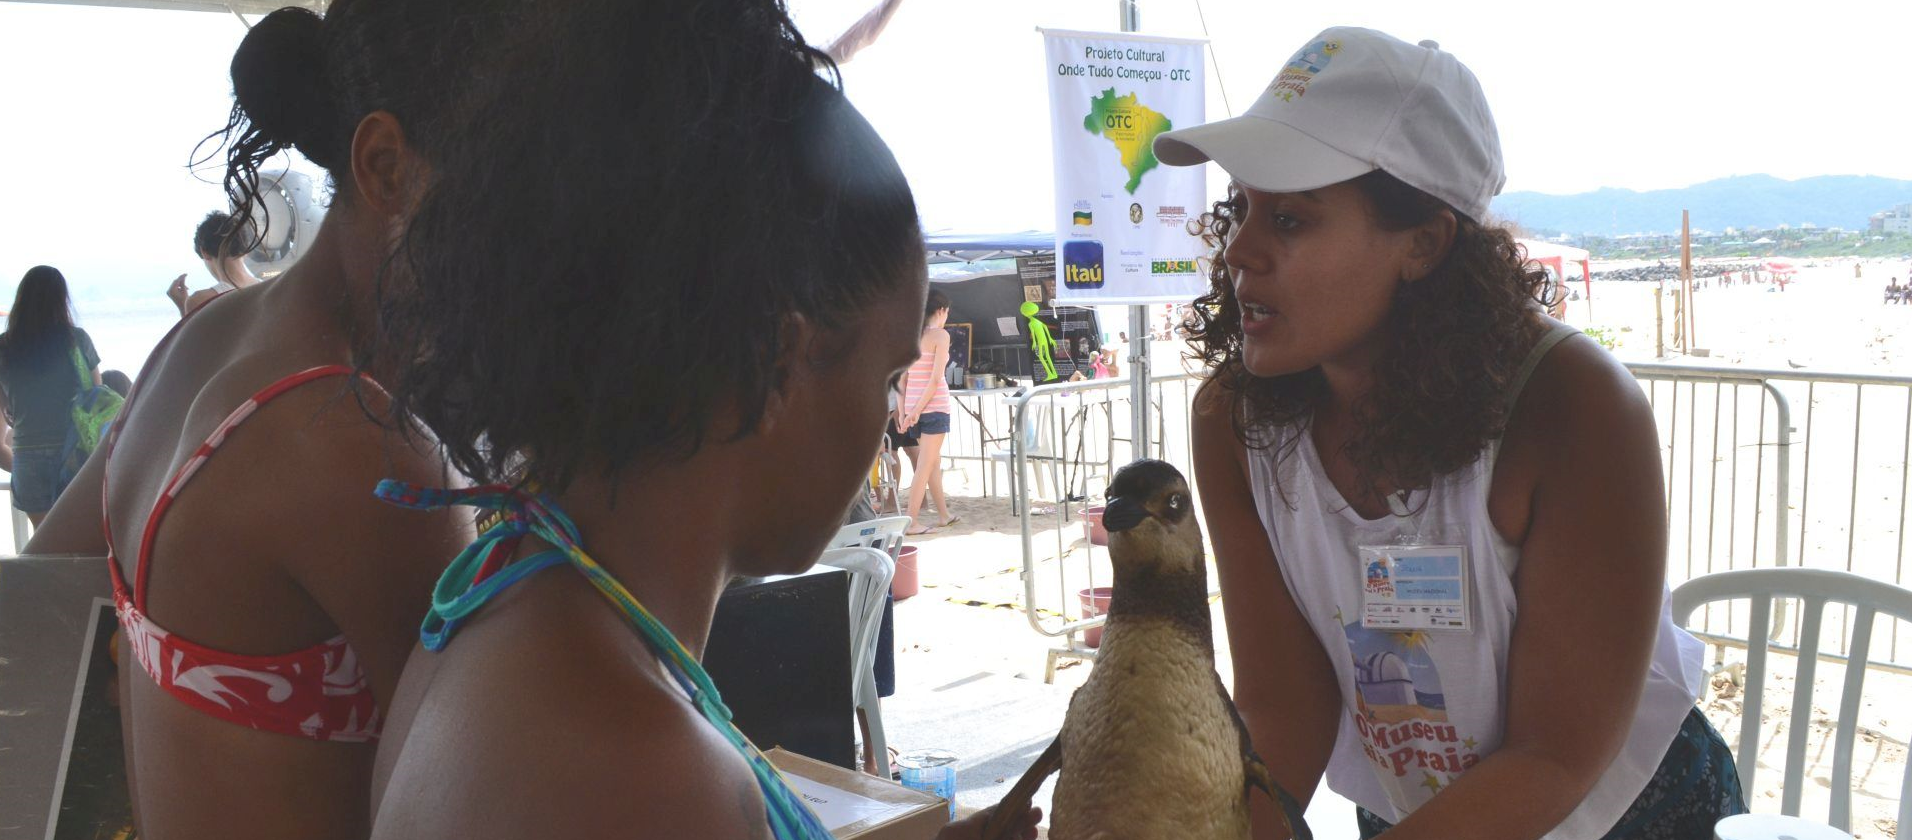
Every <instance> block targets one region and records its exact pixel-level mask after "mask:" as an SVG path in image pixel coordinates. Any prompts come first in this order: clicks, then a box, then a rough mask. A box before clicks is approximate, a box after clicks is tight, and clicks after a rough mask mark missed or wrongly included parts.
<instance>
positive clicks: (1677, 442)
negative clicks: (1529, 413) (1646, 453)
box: [1628, 364, 1912, 673]
mask: <svg viewBox="0 0 1912 840" xmlns="http://www.w3.org/2000/svg"><path fill="white" fill-rule="evenodd" d="M1628 367H1629V369H1631V370H1632V371H1633V374H1634V377H1635V378H1636V379H1638V380H1640V384H1641V387H1642V389H1643V390H1644V391H1645V393H1646V394H1647V395H1648V398H1649V400H1650V401H1651V402H1652V405H1653V411H1654V418H1655V421H1656V423H1657V425H1658V426H1659V429H1660V445H1661V455H1662V460H1663V462H1664V464H1663V466H1664V469H1665V473H1664V478H1665V480H1666V494H1667V495H1666V508H1667V514H1668V520H1669V523H1670V525H1671V529H1670V536H1669V540H1668V543H1669V544H1668V552H1667V577H1668V582H1669V583H1670V584H1673V585H1678V584H1679V583H1681V582H1684V581H1687V580H1691V579H1693V578H1695V577H1699V576H1702V575H1705V574H1708V573H1711V572H1719V571H1727V570H1731V569H1749V568H1762V567H1773V566H1800V567H1805V568H1816V569H1837V570H1841V571H1849V572H1853V573H1855V574H1859V575H1863V576H1865V577H1868V578H1872V579H1874V580H1881V581H1886V582H1889V583H1893V584H1896V585H1899V586H1904V585H1905V584H1906V579H1905V555H1906V549H1907V542H1908V541H1907V539H1906V537H1907V535H1906V523H1907V496H1908V489H1909V488H1908V484H1907V475H1906V473H1907V469H1906V468H1907V465H1908V463H1912V377H1904V376H1890V375H1882V374H1845V373H1822V372H1817V371H1806V370H1785V371H1781V370H1761V369H1750V368H1728V367H1700V366H1691V365H1684V364H1632V365H1628ZM1789 615H1790V607H1789V606H1788V605H1787V604H1786V603H1785V602H1781V604H1780V605H1777V606H1776V608H1775V610H1774V622H1773V626H1772V628H1771V631H1770V634H1771V635H1770V637H1771V639H1772V641H1773V643H1774V645H1773V646H1774V647H1775V648H1777V649H1781V650H1796V649H1797V647H1798V643H1799V637H1798V634H1799V628H1798V627H1797V626H1796V623H1795V622H1792V621H1790V620H1789ZM1827 619H1828V620H1827V621H1826V623H1825V627H1824V628H1823V629H1822V631H1821V632H1822V634H1823V635H1822V637H1821V639H1820V644H1821V646H1820V650H1822V651H1825V653H1824V656H1825V658H1828V659H1832V660H1834V661H1843V659H1844V655H1845V653H1846V651H1847V650H1849V649H1850V647H1851V641H1852V640H1851V632H1852V616H1851V610H1850V609H1849V608H1842V610H1841V612H1840V613H1838V614H1836V615H1834V614H1828V616H1827ZM1835 619H1836V620H1835ZM1747 620H1748V605H1746V604H1744V603H1740V604H1732V605H1730V606H1728V605H1719V604H1716V605H1712V606H1711V607H1710V608H1708V609H1707V610H1705V611H1704V612H1702V613H1701V614H1700V615H1698V616H1696V617H1695V621H1694V622H1693V625H1692V629H1693V630H1694V632H1695V633H1696V635H1700V636H1701V637H1702V638H1705V639H1707V640H1708V641H1711V642H1715V643H1720V644H1724V645H1729V646H1739V645H1741V644H1742V643H1741V642H1739V641H1738V640H1737V638H1736V637H1743V636H1744V635H1745V633H1746V623H1747ZM1871 651H1872V653H1871V655H1870V657H1869V658H1870V660H1871V661H1870V662H1869V663H1868V664H1869V665H1870V666H1871V667H1873V668H1877V669H1881V670H1887V671H1894V672H1899V673H1912V626H1907V625H1906V624H1905V623H1904V622H1901V621H1898V620H1896V619H1895V620H1893V621H1890V622H1880V623H1879V624H1878V625H1877V626H1875V628H1874V629H1873V638H1872V647H1871Z"/></svg>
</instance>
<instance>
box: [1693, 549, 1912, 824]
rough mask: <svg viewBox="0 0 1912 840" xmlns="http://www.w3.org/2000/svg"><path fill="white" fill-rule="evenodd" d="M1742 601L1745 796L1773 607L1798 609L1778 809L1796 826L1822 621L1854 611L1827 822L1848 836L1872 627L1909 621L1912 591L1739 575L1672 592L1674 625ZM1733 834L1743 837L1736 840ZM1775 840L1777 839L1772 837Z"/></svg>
mask: <svg viewBox="0 0 1912 840" xmlns="http://www.w3.org/2000/svg"><path fill="white" fill-rule="evenodd" d="M1738 598H1748V599H1751V600H1752V618H1751V621H1749V622H1748V623H1747V625H1746V626H1747V627H1748V628H1751V629H1749V632H1748V635H1749V636H1750V638H1748V639H1747V647H1746V687H1745V689H1746V690H1745V701H1744V706H1743V708H1742V710H1741V713H1740V726H1739V749H1738V750H1737V751H1736V757H1735V762H1736V764H1737V765H1738V767H1739V781H1740V785H1741V786H1742V787H1743V788H1744V789H1745V790H1746V791H1747V792H1748V793H1751V792H1752V790H1753V773H1754V771H1755V770H1756V769H1757V768H1758V765H1759V721H1760V706H1761V700H1762V699H1763V695H1762V693H1761V692H1762V691H1763V690H1764V689H1765V687H1766V649H1767V645H1768V636H1770V635H1771V633H1770V632H1769V630H1768V628H1770V627H1772V611H1773V601H1774V600H1775V599H1778V598H1798V599H1799V601H1800V608H1801V620H1800V625H1799V667H1798V670H1797V671H1796V672H1795V673H1796V676H1795V681H1794V683H1793V703H1792V720H1791V722H1790V723H1789V724H1788V730H1787V737H1786V770H1785V772H1786V778H1785V783H1784V788H1783V789H1782V791H1781V795H1780V806H1779V807H1780V812H1781V813H1782V814H1784V815H1785V816H1787V817H1793V818H1797V817H1798V816H1799V800H1800V795H1801V793H1802V792H1803V789H1804V786H1805V773H1806V735H1807V733H1808V732H1810V731H1811V729H1812V717H1813V715H1812V688H1813V677H1814V672H1815V671H1816V670H1817V667H1818V665H1819V632H1820V626H1821V620H1822V619H1823V618H1824V617H1825V612H1826V603H1827V602H1833V603H1839V604H1849V605H1851V606H1852V607H1853V608H1854V610H1853V627H1852V635H1851V639H1852V646H1851V649H1850V650H1848V651H1847V657H1848V658H1847V660H1846V663H1847V664H1846V679H1845V687H1844V689H1843V690H1842V692H1841V694H1840V698H1839V714H1838V717H1837V726H1838V729H1837V730H1836V733H1835V735H1834V738H1833V752H1832V779H1831V780H1830V781H1831V785H1832V805H1831V807H1830V809H1829V813H1828V815H1827V816H1828V818H1829V819H1828V821H1829V822H1830V823H1831V824H1832V827H1834V828H1836V829H1838V830H1840V831H1844V832H1850V831H1851V828H1850V824H1851V822H1852V747H1853V741H1854V739H1855V737H1856V736H1857V734H1858V728H1859V722H1858V716H1859V699H1860V694H1861V689H1862V688H1863V686H1864V684H1865V677H1866V657H1867V655H1868V654H1869V653H1870V648H1871V644H1872V624H1873V619H1874V618H1875V617H1876V616H1878V615H1879V614H1881V613H1883V614H1885V615H1888V616H1894V617H1897V618H1899V619H1900V620H1903V621H1912V590H1907V589H1904V588H1901V587H1898V586H1894V585H1892V584H1889V583H1885V582H1883V581H1877V580H1872V579H1869V578H1863V577H1860V576H1858V575H1855V574H1850V573H1847V572H1835V571H1828V570H1824V569H1800V568H1776V569H1740V570H1736V571H1731V572H1718V573H1715V574H1710V575H1705V576H1703V577H1698V578H1695V579H1693V580H1690V581H1687V582H1686V583H1683V584H1680V586H1679V588H1678V589H1675V590H1673V599H1672V606H1673V618H1674V620H1676V621H1678V622H1679V623H1680V625H1681V626H1682V627H1684V626H1686V624H1687V621H1688V620H1689V619H1691V618H1692V615H1693V611H1694V609H1696V608H1698V607H1699V606H1700V605H1702V604H1706V603H1710V602H1713V601H1725V600H1733V599H1738ZM1895 717H1896V716H1895ZM1751 816H1755V817H1758V816H1765V815H1751ZM1740 819H1741V818H1739V817H1729V818H1728V820H1725V821H1722V822H1721V826H1722V829H1721V830H1722V832H1724V830H1725V823H1726V822H1727V821H1731V820H1740ZM1899 825H1901V826H1905V825H1912V773H1905V774H1904V775H1903V778H1902V779H1901V781H1900V784H1899ZM1734 834H1735V836H1740V835H1739V834H1738V833H1737V832H1735V833H1734ZM1777 835H1778V832H1775V833H1774V836H1777ZM1722 836H1724V835H1722Z"/></svg>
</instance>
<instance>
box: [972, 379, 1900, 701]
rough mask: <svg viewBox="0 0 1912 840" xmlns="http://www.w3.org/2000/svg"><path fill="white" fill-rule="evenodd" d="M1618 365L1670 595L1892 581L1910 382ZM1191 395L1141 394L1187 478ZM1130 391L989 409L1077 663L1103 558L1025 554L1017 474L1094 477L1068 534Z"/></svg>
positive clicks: (1030, 580)
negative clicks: (1719, 579) (1658, 481)
mask: <svg viewBox="0 0 1912 840" xmlns="http://www.w3.org/2000/svg"><path fill="white" fill-rule="evenodd" d="M1628 368H1629V369H1630V370H1631V371H1632V372H1633V374H1634V376H1635V378H1636V379H1638V380H1639V382H1640V386H1641V388H1642V390H1643V392H1644V393H1645V394H1646V395H1647V397H1648V399H1649V401H1650V402H1651V403H1652V406H1653V412H1654V415H1655V421H1656V424H1657V425H1658V427H1659V430H1660V444H1661V455H1662V461H1663V469H1664V478H1665V483H1666V494H1667V495H1666V499H1665V504H1666V509H1667V513H1668V519H1669V524H1670V530H1669V538H1668V555H1667V581H1668V584H1669V585H1678V584H1679V583H1682V582H1684V581H1686V580H1690V579H1692V578H1694V577H1698V576H1701V575H1704V574H1707V573H1710V572H1718V571H1726V570H1729V569H1745V568H1760V567H1771V566H1804V567H1808V568H1824V569H1842V570H1846V571H1851V572H1854V573H1857V574H1861V575H1864V576H1866V577H1870V578H1873V579H1876V580H1883V581H1888V582H1891V583H1894V584H1897V585H1901V586H1903V585H1905V583H1906V581H1905V574H1904V572H1905V555H1906V553H1907V548H1908V540H1907V534H1906V524H1907V512H1908V504H1907V501H1908V499H1907V497H1908V490H1912V487H1909V486H1908V478H1907V467H1908V464H1912V377H1902V376H1888V375H1873V374H1838V373H1820V372H1812V371H1803V370H1802V371H1775V370H1759V369H1744V368H1725V367H1700V366H1690V365H1683V364H1659V363H1636V364H1629V365H1628ZM1199 384H1200V379H1199V378H1197V377H1194V376H1190V375H1180V376H1172V377H1162V378H1160V379H1158V380H1156V381H1155V383H1154V384H1153V385H1152V387H1151V394H1150V397H1151V399H1152V400H1153V401H1154V402H1155V406H1154V407H1155V409H1156V410H1155V411H1154V412H1153V413H1152V415H1151V420H1152V422H1153V423H1154V424H1155V426H1156V429H1155V434H1154V435H1153V436H1152V439H1153V440H1154V441H1155V445H1154V446H1152V447H1151V451H1150V453H1149V454H1150V455H1151V456H1152V457H1158V458H1161V459H1163V460H1166V461H1168V462H1169V463H1172V464H1174V465H1175V466H1176V467H1177V468H1179V469H1181V470H1182V471H1183V472H1184V473H1185V474H1188V475H1190V476H1191V478H1192V476H1193V471H1192V469H1191V468H1190V466H1191V465H1190V457H1189V452H1190V437H1189V434H1190V432H1189V415H1190V405H1191V401H1192V398H1193V395H1194V390H1195V388H1196V387H1198V386H1199ZM1128 391H1129V384H1128V382H1127V380H1109V381H1102V382H1096V381H1090V382H1075V383H1058V384H1055V385H1045V386H1041V387H1038V388H1032V389H1029V390H1028V391H1026V392H1023V393H1021V394H1020V395H1015V396H1006V397H1005V398H1004V399H1003V403H1002V410H1003V411H1004V413H1005V414H1006V415H1007V417H1005V418H1003V419H1002V421H1001V422H1002V424H1003V425H1002V426H1000V427H999V428H1002V429H1003V430H1004V431H1003V433H1002V434H1001V435H1000V436H999V438H998V443H999V444H1000V445H1001V446H1002V447H1003V448H1004V449H1006V450H1008V452H1007V453H1005V454H1004V455H1003V456H1000V457H999V459H998V460H999V461H1002V462H1006V463H1005V465H1006V466H1008V467H1009V472H1010V477H1009V478H1008V479H1007V482H1006V489H1007V490H1008V491H1009V492H1010V493H1011V494H1012V495H1013V497H1014V503H1015V504H1016V505H1017V509H1018V510H1020V511H1021V512H1022V514H1021V526H1022V554H1023V556H1022V566H1021V569H1022V571H1021V574H1022V583H1023V594H1024V598H1023V604H1022V606H1023V610H1024V612H1025V614H1026V616H1027V618H1028V620H1029V623H1030V626H1032V627H1033V628H1035V630H1036V631H1037V632H1038V633H1041V634H1043V635H1045V636H1050V637H1064V636H1066V637H1068V638H1069V649H1072V650H1074V651H1075V652H1076V653H1084V651H1083V649H1082V647H1081V646H1080V645H1078V644H1076V642H1075V636H1076V634H1078V633H1080V632H1082V631H1085V630H1088V629H1090V628H1092V627H1095V626H1097V625H1099V624H1100V623H1101V622H1102V619H1101V618H1100V617H1097V616H1088V617H1085V616H1084V615H1083V611H1082V609H1081V608H1080V607H1079V605H1078V604H1077V602H1076V599H1075V597H1074V594H1075V590H1076V589H1077V588H1078V587H1080V588H1089V587H1093V586H1096V585H1106V584H1107V582H1108V580H1109V576H1108V573H1107V571H1106V570H1107V561H1106V556H1100V557H1099V556H1098V552H1097V551H1096V550H1095V549H1094V547H1090V548H1089V550H1087V551H1085V552H1072V551H1071V543H1072V542H1073V540H1072V537H1074V536H1076V535H1077V532H1076V531H1075V530H1073V529H1072V528H1070V527H1068V526H1067V525H1064V526H1062V527H1058V528H1057V529H1056V533H1055V546H1054V552H1053V553H1050V552H1049V551H1047V550H1046V549H1047V546H1041V547H1039V546H1038V545H1037V540H1036V534H1035V529H1034V526H1033V523H1032V522H1031V520H1030V515H1029V505H1028V502H1029V496H1030V494H1029V478H1030V472H1031V470H1032V468H1043V469H1047V468H1050V467H1052V466H1054V464H1055V463H1056V459H1058V458H1060V459H1062V460H1063V462H1064V463H1068V462H1070V459H1071V458H1074V459H1075V461H1076V462H1079V463H1083V464H1093V465H1095V469H1094V470H1092V471H1090V470H1086V469H1083V468H1078V472H1077V473H1076V474H1075V475H1074V476H1072V477H1071V480H1072V484H1071V485H1070V487H1071V489H1070V490H1069V491H1058V492H1056V493H1055V495H1056V496H1057V497H1058V501H1057V505H1058V508H1060V513H1062V514H1063V520H1064V522H1065V523H1066V522H1067V521H1068V517H1069V515H1070V514H1072V513H1073V511H1071V510H1070V509H1069V507H1068V506H1069V505H1070V504H1071V501H1068V500H1066V499H1067V497H1069V496H1071V495H1074V494H1085V493H1086V494H1088V495H1094V494H1097V493H1099V492H1100V491H1101V490H1102V489H1103V487H1105V486H1106V484H1107V479H1108V477H1109V474H1110V472H1111V471H1112V470H1113V469H1115V468H1118V467H1120V466H1121V465H1122V464H1124V463H1127V462H1128V461H1129V460H1131V458H1132V455H1133V449H1132V446H1131V445H1130V444H1129V441H1130V438H1129V436H1128V435H1127V434H1126V432H1127V428H1126V427H1127V425H1128V419H1127V418H1128V411H1127V403H1128V399H1129V393H1128ZM1065 395H1066V396H1065ZM1088 404H1093V405H1098V406H1100V407H1101V408H1102V411H1101V412H1100V413H1098V412H1088V414H1087V419H1086V420H1082V421H1080V422H1081V425H1070V423H1071V422H1072V418H1076V417H1078V416H1079V415H1078V414H1076V413H1074V412H1079V411H1081V409H1082V408H1083V407H1084V405H1088ZM1044 406H1049V407H1048V408H1046V409H1045V408H1044ZM1057 406H1061V408H1058V407H1057ZM1030 423H1046V424H1048V425H1049V427H1050V433H1049V435H1048V436H1047V437H1046V438H1043V439H1044V440H1052V441H1061V440H1073V441H1074V443H1073V444H1072V445H1074V446H1077V447H1080V450H1079V451H1072V452H1067V453H1057V452H1053V451H1041V452H1031V451H1028V447H1026V446H1024V445H1023V444H1024V443H1025V441H1026V438H1025V435H1026V434H1029V433H1030V432H1031V431H1032V430H1031V429H1029V428H1028V425H1029V424H1030ZM971 433H972V434H974V433H975V432H974V429H973V428H972V429H971ZM952 437H954V436H952ZM985 469H989V467H985ZM1089 478H1099V479H1100V481H1101V484H1100V485H1097V484H1095V483H1094V482H1092V481H1088V480H1087V479H1089ZM1196 504H1197V505H1198V506H1199V505H1200V498H1199V493H1198V494H1197V499H1196ZM1045 542H1046V541H1045ZM1039 548H1041V549H1043V550H1040V551H1039V550H1038V549H1039ZM1098 581H1099V583H1098ZM1775 616H1776V620H1775V622H1774V626H1773V628H1772V639H1773V642H1774V647H1775V648H1778V649H1782V650H1783V649H1786V648H1796V647H1797V645H1798V628H1797V627H1796V626H1793V625H1794V622H1790V621H1788V616H1789V612H1788V611H1787V610H1786V609H1785V608H1784V607H1780V608H1777V609H1775ZM1832 618H1833V616H1831V615H1829V616H1828V619H1829V620H1828V621H1827V622H1826V626H1825V629H1824V631H1823V632H1824V633H1825V634H1826V635H1825V636H1824V638H1823V639H1822V646H1821V650H1823V651H1826V654H1825V655H1826V656H1827V657H1829V658H1832V659H1835V660H1839V659H1841V658H1842V657H1843V656H1844V654H1845V653H1846V651H1847V650H1848V648H1849V647H1850V643H1851V639H1850V633H1851V627H1852V625H1851V616H1850V615H1849V614H1842V615H1840V616H1839V618H1840V619H1841V620H1839V621H1833V620H1830V619H1832ZM1695 619H1696V620H1695V621H1694V623H1693V630H1694V631H1695V632H1696V633H1697V634H1698V635H1700V636H1702V637H1703V638H1706V639H1707V640H1708V641H1711V642H1715V643H1720V644H1725V645H1736V644H1743V642H1739V641H1736V640H1735V639H1734V638H1733V636H1734V634H1736V633H1737V634H1739V635H1742V636H1743V635H1744V633H1745V627H1746V623H1747V621H1748V615H1747V606H1746V605H1745V604H1734V605H1727V604H1719V605H1713V606H1711V607H1710V608H1709V609H1707V610H1706V611H1705V612H1703V613H1702V614H1700V615H1698V616H1696V617H1695ZM1873 632H1874V634H1875V635H1874V638H1873V644H1872V648H1871V650H1872V651H1873V653H1872V656H1871V662H1870V663H1869V664H1870V665H1872V666H1873V667H1875V668H1881V669H1884V670H1889V671H1896V672H1901V673H1912V626H1906V625H1905V624H1904V623H1903V622H1899V621H1897V620H1894V621H1891V622H1881V623H1879V624H1878V626H1877V627H1876V628H1875V629H1874V631H1873ZM1064 655H1067V654H1066V653H1065V654H1064ZM1051 664H1052V665H1053V656H1052V658H1051Z"/></svg>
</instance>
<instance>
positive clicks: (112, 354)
mask: <svg viewBox="0 0 1912 840" xmlns="http://www.w3.org/2000/svg"><path fill="white" fill-rule="evenodd" d="M163 291H164V290H163V289H154V290H153V291H152V293H151V294H150V295H119V296H111V297H91V296H87V297H76V298H75V299H74V301H73V314H74V317H75V319H76V322H77V323H78V324H79V325H80V327H81V328H83V329H85V330H86V332H87V334H88V335H90V336H92V337H93V345H94V347H95V348H97V349H98V350H99V351H100V371H101V372H105V371H108V370H120V371H125V372H126V375H127V376H138V375H139V369H140V366H141V365H143V364H145V362H146V357H147V356H149V355H152V352H153V347H154V346H156V345H158V344H159V341H160V339H162V338H165V337H166V332H167V331H168V330H171V329H172V328H173V326H174V325H175V324H178V323H179V310H178V309H176V308H174V306H173V302H172V301H170V300H167V299H166V296H165V294H164V293H163Z"/></svg>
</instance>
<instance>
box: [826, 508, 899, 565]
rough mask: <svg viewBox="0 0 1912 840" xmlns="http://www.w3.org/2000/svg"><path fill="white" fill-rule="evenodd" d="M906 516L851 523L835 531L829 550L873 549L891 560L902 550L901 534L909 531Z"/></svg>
mask: <svg viewBox="0 0 1912 840" xmlns="http://www.w3.org/2000/svg"><path fill="white" fill-rule="evenodd" d="M909 527H910V518H909V517H907V516H885V517H883V518H881V519H871V520H867V521H864V522H852V523H850V524H848V525H845V526H843V527H842V528H839V529H837V533H836V537H835V538H834V539H831V540H830V547H831V548H874V549H876V550H877V551H881V552H883V553H884V554H888V555H889V556H890V558H891V559H895V558H896V556H897V554H898V553H900V552H901V551H902V550H903V534H904V533H905V532H907V531H908V530H909Z"/></svg>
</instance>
